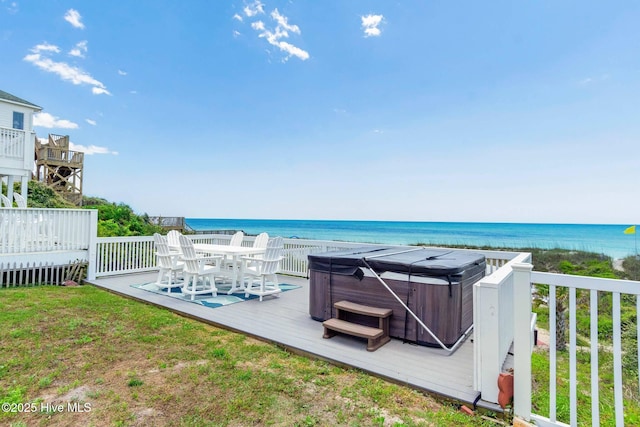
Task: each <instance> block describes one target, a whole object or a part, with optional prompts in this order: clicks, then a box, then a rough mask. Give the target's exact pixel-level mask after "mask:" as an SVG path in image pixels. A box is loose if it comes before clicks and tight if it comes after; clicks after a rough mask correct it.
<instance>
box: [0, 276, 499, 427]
mask: <svg viewBox="0 0 640 427" xmlns="http://www.w3.org/2000/svg"><path fill="white" fill-rule="evenodd" d="M0 325H2V327H0V342H1V343H2V346H1V347H0V402H1V403H3V404H8V405H3V411H2V412H0V425H12V426H37V425H41V426H45V425H46V426H74V425H77V426H90V425H95V426H128V425H153V426H157V425H176V426H183V425H186V426H226V425H229V426H247V425H274V426H334V425H345V426H393V425H416V426H419V425H424V426H449V425H455V426H482V425H486V426H494V425H496V424H495V423H494V422H491V421H488V420H487V419H486V418H482V417H480V416H475V417H470V416H467V415H464V414H462V413H460V411H459V410H458V406H457V405H456V404H453V403H447V402H445V401H439V400H436V399H434V398H433V397H430V396H426V395H424V394H422V393H419V392H417V391H415V390H412V389H409V388H406V387H402V386H399V385H396V384H392V383H389V382H386V381H383V380H381V379H378V378H376V377H372V376H370V375H367V374H364V373H362V372H360V371H357V370H350V369H343V368H339V367H336V366H333V365H331V364H328V363H326V362H323V361H319V360H313V359H309V358H306V357H302V356H297V355H293V354H290V353H288V352H286V351H283V350H282V349H280V348H278V347H276V346H274V345H271V344H267V343H264V342H261V341H257V340H254V339H252V338H249V337H246V336H244V335H241V334H236V333H232V332H229V331H226V330H222V329H218V328H215V327H212V326H210V325H207V324H204V323H200V322H198V321H194V320H191V319H187V318H183V317H180V316H178V315H176V314H173V313H171V312H169V311H167V310H164V309H161V308H157V307H153V306H149V305H146V304H143V303H140V302H136V301H133V300H129V299H125V298H122V297H119V296H117V295H113V294H110V293H108V292H106V291H103V290H100V289H97V288H94V287H92V286H81V287H50V286H43V287H31V288H17V289H15V288H14V289H0ZM59 405H62V406H59ZM27 410H28V411H29V412H26V411H27Z"/></svg>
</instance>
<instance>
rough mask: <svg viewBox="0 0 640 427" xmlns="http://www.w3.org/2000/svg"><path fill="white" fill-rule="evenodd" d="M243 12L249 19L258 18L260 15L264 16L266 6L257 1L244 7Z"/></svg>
mask: <svg viewBox="0 0 640 427" xmlns="http://www.w3.org/2000/svg"><path fill="white" fill-rule="evenodd" d="M243 12H244V14H245V15H247V16H248V17H252V16H256V15H258V14H264V4H262V3H261V2H260V0H256V1H254V2H253V3H251V4H248V5H247V6H245V7H244V9H243Z"/></svg>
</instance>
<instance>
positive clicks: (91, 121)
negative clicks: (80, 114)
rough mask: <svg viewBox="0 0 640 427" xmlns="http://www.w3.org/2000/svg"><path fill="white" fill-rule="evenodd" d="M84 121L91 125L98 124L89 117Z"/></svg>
mask: <svg viewBox="0 0 640 427" xmlns="http://www.w3.org/2000/svg"><path fill="white" fill-rule="evenodd" d="M84 121H85V122H87V123H89V124H90V125H91V126H95V125H97V124H98V122H96V121H95V120H91V119H84Z"/></svg>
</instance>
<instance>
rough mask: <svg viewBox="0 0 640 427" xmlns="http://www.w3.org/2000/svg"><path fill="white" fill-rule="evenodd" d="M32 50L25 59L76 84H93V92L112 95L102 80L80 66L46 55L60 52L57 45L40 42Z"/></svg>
mask: <svg viewBox="0 0 640 427" xmlns="http://www.w3.org/2000/svg"><path fill="white" fill-rule="evenodd" d="M31 52H33V53H32V54H29V55H26V56H25V57H24V58H23V59H24V60H25V61H27V62H31V63H32V64H33V65H35V66H36V67H38V68H40V69H41V70H44V71H47V72H49V73H54V74H57V75H58V76H59V77H60V78H61V79H62V80H66V81H70V82H71V83H73V84H74V85H84V84H86V85H90V86H93V88H92V92H93V93H94V94H95V95H101V94H106V95H111V93H109V91H108V90H107V88H106V86H105V85H104V84H103V83H102V82H101V81H99V80H96V79H95V78H93V77H92V76H91V74H89V73H87V72H86V71H84V70H82V69H80V68H78V67H73V66H71V65H69V64H67V63H66V62H56V61H54V60H52V59H51V58H49V57H47V56H45V55H46V54H47V53H50V52H54V53H59V52H60V49H59V48H58V47H57V46H55V45H52V44H48V43H45V44H40V45H37V46H36V47H34V48H33V49H31Z"/></svg>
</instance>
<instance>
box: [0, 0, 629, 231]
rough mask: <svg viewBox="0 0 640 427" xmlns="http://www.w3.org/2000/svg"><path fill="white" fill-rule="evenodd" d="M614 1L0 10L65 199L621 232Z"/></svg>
mask: <svg viewBox="0 0 640 427" xmlns="http://www.w3.org/2000/svg"><path fill="white" fill-rule="evenodd" d="M639 22H640V3H638V2H635V1H610V2H583V1H571V0H569V1H563V2H557V1H521V2H513V1H491V2H476V1H461V2H444V1H344V0H343V1H337V0H323V1H295V0H293V1H267V0H265V1H262V2H257V1H251V2H249V1H222V0H220V1H196V0H194V1H189V2H175V1H164V0H153V1H147V0H137V1H134V2H131V1H113V2H94V1H62V0H56V1H54V0H52V1H44V0H41V1H35V0H32V1H26V0H15V1H11V0H0V52H2V66H1V67H0V89H2V90H4V91H6V92H9V93H11V94H13V95H16V96H19V97H21V98H24V99H26V100H28V101H30V102H33V103H35V104H37V105H40V106H42V107H43V111H42V113H41V114H40V115H39V116H38V117H37V118H36V121H35V124H36V125H37V127H36V131H37V134H38V136H39V137H41V138H45V137H46V136H47V134H49V133H53V134H60V135H70V139H71V142H72V143H73V144H74V147H75V148H76V149H78V150H80V151H85V152H87V154H89V155H87V156H85V167H84V194H85V195H90V196H98V197H103V198H106V199H108V200H110V201H114V202H123V203H126V204H128V205H130V206H131V207H132V208H133V209H134V210H135V211H136V212H139V213H148V214H150V215H164V216H169V215H176V216H186V217H203V218H283V219H373V220H417V221H479V222H558V223H619V224H627V223H629V224H634V223H637V222H638V215H639V214H640V192H639V191H638V183H640V155H639V150H640V120H639V119H640V117H639V116H640V48H639V47H640V25H639V24H638V23H639Z"/></svg>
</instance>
